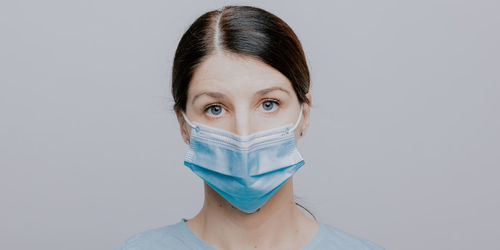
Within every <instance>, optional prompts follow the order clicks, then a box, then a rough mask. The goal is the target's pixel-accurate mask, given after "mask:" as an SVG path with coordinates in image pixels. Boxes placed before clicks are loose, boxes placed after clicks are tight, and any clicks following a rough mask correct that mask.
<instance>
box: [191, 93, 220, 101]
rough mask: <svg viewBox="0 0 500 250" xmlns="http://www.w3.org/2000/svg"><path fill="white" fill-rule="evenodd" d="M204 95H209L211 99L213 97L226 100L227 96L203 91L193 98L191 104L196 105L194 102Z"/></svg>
mask: <svg viewBox="0 0 500 250" xmlns="http://www.w3.org/2000/svg"><path fill="white" fill-rule="evenodd" d="M202 95H208V96H210V97H213V98H215V99H224V98H225V97H226V96H225V95H224V94H222V93H220V92H210V91H202V92H200V93H198V94H196V95H195V96H194V97H193V100H192V101H191V104H194V101H196V98H198V97H200V96H202Z"/></svg>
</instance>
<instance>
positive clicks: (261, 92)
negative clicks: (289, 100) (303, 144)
mask: <svg viewBox="0 0 500 250" xmlns="http://www.w3.org/2000/svg"><path fill="white" fill-rule="evenodd" d="M276 90H279V91H283V92H285V93H286V94H287V95H289V96H290V91H288V90H286V89H284V88H282V87H270V88H266V89H261V90H259V91H257V92H255V95H265V94H267V93H269V92H272V91H276ZM202 95H208V96H210V97H213V98H215V99H224V98H225V97H226V96H225V95H224V94H222V93H220V92H211V91H202V92H200V93H198V94H196V95H195V96H194V97H193V100H192V101H191V103H192V104H194V101H195V100H196V99H197V98H198V97H200V96H202Z"/></svg>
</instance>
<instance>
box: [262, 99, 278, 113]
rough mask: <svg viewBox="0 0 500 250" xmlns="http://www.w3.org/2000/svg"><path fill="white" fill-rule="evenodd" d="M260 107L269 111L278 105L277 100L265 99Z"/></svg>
mask: <svg viewBox="0 0 500 250" xmlns="http://www.w3.org/2000/svg"><path fill="white" fill-rule="evenodd" d="M261 106H262V109H264V111H266V112H271V111H274V110H275V109H276V108H277V107H278V102H277V101H272V100H267V101H264V102H263V103H262V104H261Z"/></svg>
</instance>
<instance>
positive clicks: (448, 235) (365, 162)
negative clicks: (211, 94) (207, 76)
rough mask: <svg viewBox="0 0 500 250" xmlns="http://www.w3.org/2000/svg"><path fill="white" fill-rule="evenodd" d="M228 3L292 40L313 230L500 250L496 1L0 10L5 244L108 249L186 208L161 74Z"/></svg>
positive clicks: (197, 190)
mask: <svg viewBox="0 0 500 250" xmlns="http://www.w3.org/2000/svg"><path fill="white" fill-rule="evenodd" d="M226 4H250V5H253V6H257V7H261V8H264V9H266V10H268V11H270V12H272V13H274V14H276V15H277V16H279V17H280V18H282V19H283V20H284V21H285V22H287V23H288V24H289V25H290V26H291V27H292V29H293V30H294V31H295V32H296V34H297V35H298V37H299V39H300V40H301V42H302V44H303V46H304V50H305V53H306V57H307V62H308V64H309V67H310V71H311V76H312V89H311V93H312V95H313V109H312V111H311V112H312V113H311V126H310V129H309V132H308V134H307V136H306V137H305V138H303V139H302V140H301V141H300V142H299V149H300V150H301V152H302V155H303V157H304V159H305V161H306V165H305V166H304V167H303V168H301V170H299V172H298V173H297V174H296V175H295V191H296V195H297V196H298V198H299V201H300V202H302V204H304V205H305V206H306V207H308V208H309V209H310V210H312V211H313V213H314V214H315V215H316V216H317V217H318V220H319V221H321V222H323V223H328V224H330V225H333V226H335V227H337V228H340V229H342V230H344V231H346V232H349V233H351V234H354V235H357V236H359V237H363V238H366V239H368V240H370V241H373V242H375V243H377V244H379V245H381V246H384V247H386V248H387V249H406V250H420V249H439V250H441V249H450V250H451V249H453V250H461V249H463V250H465V249H499V248H498V247H499V243H498V240H499V238H500V227H499V222H500V216H499V214H498V212H499V211H500V198H499V196H500V195H499V193H500V192H499V191H500V183H499V176H500V170H499V167H500V111H499V108H500V73H499V72H500V48H499V44H500V32H499V27H500V15H499V13H500V2H499V1H497V0H491V1H487V0H477V1H461V0H458V1H457V0H454V1H451V0H449V1H445V0H433V1H429V0H424V1H396V0H382V1H368V0H360V1H186V0H184V1H160V0H156V1H150V0H145V1H130V0H85V1H63V0H60V1H55V0H46V1H33V0H32V1H14V0H3V1H1V3H0V36H1V39H0V45H1V46H0V69H1V73H0V165H1V170H0V171H1V172H0V198H1V199H0V207H1V211H0V248H1V249H23V250H24V249H51V250H52V249H74V250H79V249H82V250H83V249H113V248H115V247H117V246H118V245H120V244H121V243H122V242H123V241H125V240H126V239H127V238H128V237H130V236H132V235H133V234H136V233H138V232H142V231H145V230H148V229H152V228H156V227H160V226H164V225H168V224H173V223H176V222H178V221H180V219H181V218H191V217H192V216H194V215H195V214H196V213H197V212H198V211H199V209H200V208H201V205H202V199H203V193H202V189H203V188H202V182H201V179H200V178H198V177H197V176H196V175H194V174H193V173H192V172H190V170H189V169H188V168H187V167H185V166H184V165H183V163H182V162H183V158H184V154H185V152H186V150H187V145H186V144H184V143H183V141H182V139H181V136H180V132H179V128H178V124H177V120H176V118H175V115H174V112H173V111H172V104H173V103H172V97H171V94H170V84H171V82H170V76H171V66H172V61H173V55H174V52H175V49H176V46H177V43H178V41H179V39H180V37H181V36H182V34H183V33H184V31H185V30H186V29H187V28H188V26H189V25H190V24H191V23H192V22H193V21H194V20H195V19H196V18H197V17H198V16H200V15H201V14H203V13H205V12H207V11H209V10H213V9H217V8H220V7H222V6H223V5H226Z"/></svg>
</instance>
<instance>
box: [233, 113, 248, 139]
mask: <svg viewBox="0 0 500 250" xmlns="http://www.w3.org/2000/svg"><path fill="white" fill-rule="evenodd" d="M247 110H248V109H247V108H244V107H242V108H240V109H237V110H236V112H235V113H234V117H233V119H234V123H233V124H234V128H233V130H234V133H235V134H237V135H240V136H246V135H248V134H249V133H250V113H249V112H248V111H247Z"/></svg>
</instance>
